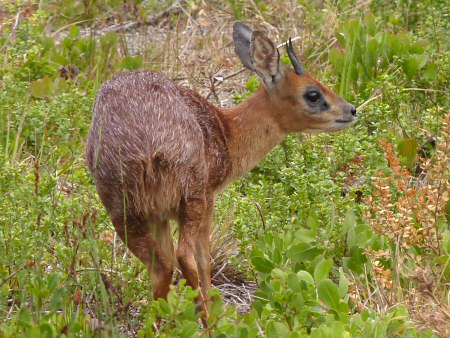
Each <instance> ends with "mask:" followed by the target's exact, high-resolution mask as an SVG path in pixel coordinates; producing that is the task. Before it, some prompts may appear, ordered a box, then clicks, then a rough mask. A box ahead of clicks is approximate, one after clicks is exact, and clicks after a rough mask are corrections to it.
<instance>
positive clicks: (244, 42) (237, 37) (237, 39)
mask: <svg viewBox="0 0 450 338" xmlns="http://www.w3.org/2000/svg"><path fill="white" fill-rule="evenodd" d="M251 38H252V30H251V29H250V28H249V27H248V26H246V25H244V24H243V23H241V22H236V23H235V24H234V26H233V41H234V50H235V51H236V54H237V56H238V57H239V59H240V60H241V62H242V64H243V65H244V66H245V68H247V69H250V70H252V71H253V67H252V63H251V61H250V42H251Z"/></svg>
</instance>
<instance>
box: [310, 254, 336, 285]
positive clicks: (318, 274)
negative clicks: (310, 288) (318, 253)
mask: <svg viewBox="0 0 450 338" xmlns="http://www.w3.org/2000/svg"><path fill="white" fill-rule="evenodd" d="M332 266H333V260H332V259H331V258H328V259H327V260H324V261H322V262H320V263H319V264H317V266H316V268H315V269H314V280H315V281H316V283H319V282H320V281H321V280H322V279H324V278H326V277H328V274H329V273H330V270H331V267H332Z"/></svg>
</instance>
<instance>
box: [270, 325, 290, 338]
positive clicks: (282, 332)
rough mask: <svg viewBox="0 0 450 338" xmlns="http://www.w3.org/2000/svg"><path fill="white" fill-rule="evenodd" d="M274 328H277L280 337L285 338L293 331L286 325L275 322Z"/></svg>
mask: <svg viewBox="0 0 450 338" xmlns="http://www.w3.org/2000/svg"><path fill="white" fill-rule="evenodd" d="M273 327H274V328H275V331H276V333H277V335H278V337H285V336H287V335H289V333H290V332H291V330H289V326H287V324H285V323H280V322H274V323H273Z"/></svg>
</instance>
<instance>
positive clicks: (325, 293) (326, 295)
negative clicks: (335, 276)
mask: <svg viewBox="0 0 450 338" xmlns="http://www.w3.org/2000/svg"><path fill="white" fill-rule="evenodd" d="M318 294H319V299H320V300H321V301H322V302H323V303H324V304H325V305H326V306H328V307H329V308H330V309H333V310H335V311H336V312H339V289H338V287H337V286H336V284H334V283H333V282H332V281H331V280H329V279H328V278H327V279H324V280H322V281H321V282H320V283H319V288H318Z"/></svg>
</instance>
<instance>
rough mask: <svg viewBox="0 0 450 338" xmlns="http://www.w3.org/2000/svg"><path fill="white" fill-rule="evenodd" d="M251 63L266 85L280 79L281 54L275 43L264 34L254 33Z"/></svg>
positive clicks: (251, 44) (251, 43) (251, 46)
mask: <svg viewBox="0 0 450 338" xmlns="http://www.w3.org/2000/svg"><path fill="white" fill-rule="evenodd" d="M250 61H251V65H252V67H253V70H254V71H255V72H256V74H258V76H259V77H260V78H261V79H262V80H263V81H264V84H265V85H269V84H271V83H274V82H276V81H278V80H279V79H280V77H281V69H280V53H279V52H278V49H277V48H276V47H275V45H274V43H273V42H272V41H271V40H270V39H269V38H268V37H267V36H266V35H264V34H263V33H262V32H259V31H256V32H253V33H252V38H251V41H250Z"/></svg>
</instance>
